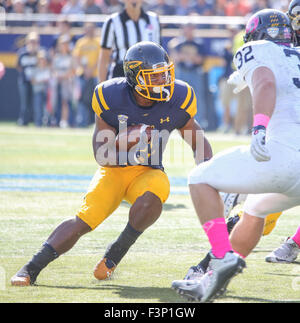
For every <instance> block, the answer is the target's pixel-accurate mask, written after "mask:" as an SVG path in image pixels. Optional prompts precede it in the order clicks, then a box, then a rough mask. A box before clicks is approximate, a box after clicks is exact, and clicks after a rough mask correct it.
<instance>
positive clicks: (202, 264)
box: [197, 253, 210, 272]
mask: <svg viewBox="0 0 300 323" xmlns="http://www.w3.org/2000/svg"><path fill="white" fill-rule="evenodd" d="M209 262H210V254H209V253H208V254H207V255H206V256H205V258H204V259H202V260H201V261H200V262H199V264H198V265H197V266H199V267H201V268H202V269H203V271H204V272H206V270H207V268H208V264H209Z"/></svg>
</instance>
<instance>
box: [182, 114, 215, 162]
mask: <svg viewBox="0 0 300 323" xmlns="http://www.w3.org/2000/svg"><path fill="white" fill-rule="evenodd" d="M179 133H180V134H181V136H182V138H183V139H184V140H185V141H186V142H187V143H188V144H189V145H190V146H191V148H192V150H193V152H194V158H195V162H196V164H197V165H198V164H200V163H202V162H203V161H206V160H209V159H210V158H211V157H212V155H213V154H212V149H211V145H210V143H209V141H208V140H207V138H206V137H205V135H204V131H203V129H202V128H201V127H200V125H199V124H198V122H197V121H196V120H195V119H194V118H191V119H190V120H189V121H188V122H187V123H186V124H185V125H184V126H183V127H182V128H180V129H179Z"/></svg>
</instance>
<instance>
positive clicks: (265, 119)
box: [253, 113, 270, 128]
mask: <svg viewBox="0 0 300 323" xmlns="http://www.w3.org/2000/svg"><path fill="white" fill-rule="evenodd" d="M269 121H270V117H269V116H267V115H265V114H262V113H258V114H255V115H254V117H253V127H256V126H264V127H265V128H267V126H268V123H269Z"/></svg>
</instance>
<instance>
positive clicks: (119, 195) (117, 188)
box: [77, 166, 170, 229]
mask: <svg viewBox="0 0 300 323" xmlns="http://www.w3.org/2000/svg"><path fill="white" fill-rule="evenodd" d="M145 192H151V193H153V194H155V195H156V196H157V197H159V199H160V200H161V202H162V203H164V202H165V201H166V200H167V198H168V196H169V193H170V183H169V179H168V177H167V175H166V174H165V173H164V172H163V171H162V170H160V169H153V168H151V167H147V166H126V167H100V168H99V169H98V170H97V171H96V173H95V175H94V177H93V179H92V181H91V183H90V185H89V188H88V191H87V193H86V195H85V197H84V200H83V203H82V206H81V208H80V210H79V212H78V214H77V216H78V217H79V218H80V219H82V220H83V221H84V222H85V223H86V224H88V225H89V226H90V227H91V228H92V229H95V228H96V227H97V226H98V225H99V224H100V223H102V222H103V221H104V220H105V219H106V218H107V217H108V216H109V215H111V214H112V213H113V212H114V211H115V210H116V209H117V207H118V206H119V205H120V203H121V202H122V201H123V200H126V201H127V202H129V203H130V204H133V203H134V202H135V200H136V199H137V198H138V197H139V196H142V195H143V194H144V193H145Z"/></svg>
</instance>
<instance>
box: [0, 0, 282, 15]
mask: <svg viewBox="0 0 300 323" xmlns="http://www.w3.org/2000/svg"><path fill="white" fill-rule="evenodd" d="M287 4H288V1H285V0H258V1H257V0H177V1H175V0H146V1H145V5H144V8H145V9H146V10H152V11H154V12H157V13H158V14H159V15H181V16H187V15H191V14H198V15H204V16H245V15H247V14H249V13H251V12H255V11H257V10H260V9H263V8H277V9H284V8H286V7H287ZM0 6H2V7H4V8H5V10H6V12H8V13H10V12H15V13H26V12H32V13H54V14H59V13H62V14H111V13H113V12H116V11H119V10H121V9H122V7H123V3H122V1H119V0H0Z"/></svg>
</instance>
